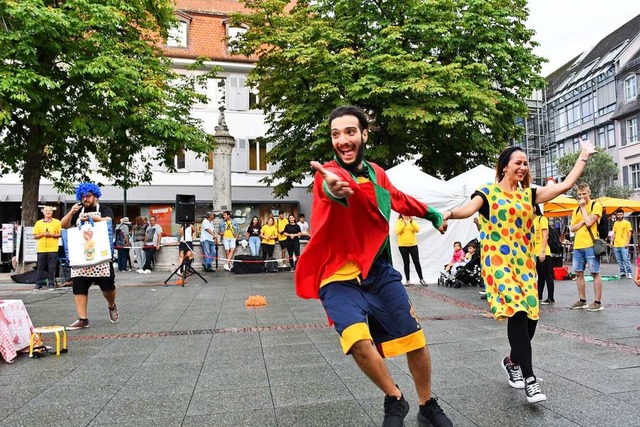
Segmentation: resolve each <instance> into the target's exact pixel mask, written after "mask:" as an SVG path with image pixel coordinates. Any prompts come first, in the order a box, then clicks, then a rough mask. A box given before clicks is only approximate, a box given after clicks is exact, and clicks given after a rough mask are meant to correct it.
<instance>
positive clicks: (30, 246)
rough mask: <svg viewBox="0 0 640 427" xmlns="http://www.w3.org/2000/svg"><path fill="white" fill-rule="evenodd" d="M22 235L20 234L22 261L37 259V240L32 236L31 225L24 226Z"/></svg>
mask: <svg viewBox="0 0 640 427" xmlns="http://www.w3.org/2000/svg"><path fill="white" fill-rule="evenodd" d="M23 234H24V235H23V236H22V242H23V247H22V254H23V257H22V260H23V261H24V262H36V261H38V250H37V241H36V239H35V238H34V237H33V227H24V233H23Z"/></svg>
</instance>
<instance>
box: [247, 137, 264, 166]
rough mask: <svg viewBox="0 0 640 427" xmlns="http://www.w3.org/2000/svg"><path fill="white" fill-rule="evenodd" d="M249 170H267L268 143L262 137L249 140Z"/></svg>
mask: <svg viewBox="0 0 640 427" xmlns="http://www.w3.org/2000/svg"><path fill="white" fill-rule="evenodd" d="M249 170H250V171H266V170H267V143H266V142H265V141H264V140H262V139H261V138H258V139H250V140H249Z"/></svg>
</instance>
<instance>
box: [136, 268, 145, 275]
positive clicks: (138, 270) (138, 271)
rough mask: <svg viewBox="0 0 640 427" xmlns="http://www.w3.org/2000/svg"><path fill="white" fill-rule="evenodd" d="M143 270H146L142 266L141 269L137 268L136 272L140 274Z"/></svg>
mask: <svg viewBox="0 0 640 427" xmlns="http://www.w3.org/2000/svg"><path fill="white" fill-rule="evenodd" d="M143 272H144V270H143V269H141V268H139V269H137V270H136V273H139V274H142V273H143Z"/></svg>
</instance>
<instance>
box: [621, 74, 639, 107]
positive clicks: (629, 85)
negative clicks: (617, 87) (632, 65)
mask: <svg viewBox="0 0 640 427" xmlns="http://www.w3.org/2000/svg"><path fill="white" fill-rule="evenodd" d="M624 94H625V98H626V100H627V101H632V100H634V99H636V96H638V82H637V80H636V76H635V75H633V76H629V77H627V78H626V79H625V80H624Z"/></svg>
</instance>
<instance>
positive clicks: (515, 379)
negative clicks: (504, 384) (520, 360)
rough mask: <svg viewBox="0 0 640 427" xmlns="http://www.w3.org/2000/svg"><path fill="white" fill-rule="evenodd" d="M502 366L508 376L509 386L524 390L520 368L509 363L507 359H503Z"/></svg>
mask: <svg viewBox="0 0 640 427" xmlns="http://www.w3.org/2000/svg"><path fill="white" fill-rule="evenodd" d="M501 365H502V369H503V370H504V372H505V373H506V374H507V378H508V379H509V385H510V386H511V387H513V388H524V379H523V378H522V371H521V370H520V366H519V365H516V364H514V363H511V362H509V361H508V358H507V357H505V358H504V359H502V363H501Z"/></svg>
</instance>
